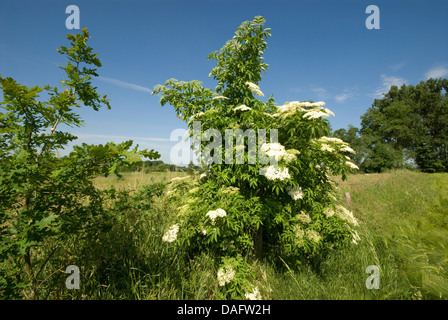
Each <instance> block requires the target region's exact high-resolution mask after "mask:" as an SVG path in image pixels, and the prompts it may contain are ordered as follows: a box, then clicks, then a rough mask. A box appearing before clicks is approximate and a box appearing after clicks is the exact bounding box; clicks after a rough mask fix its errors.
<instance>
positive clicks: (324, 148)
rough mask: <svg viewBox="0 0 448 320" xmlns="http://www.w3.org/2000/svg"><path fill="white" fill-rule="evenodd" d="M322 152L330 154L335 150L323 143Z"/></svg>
mask: <svg viewBox="0 0 448 320" xmlns="http://www.w3.org/2000/svg"><path fill="white" fill-rule="evenodd" d="M320 150H322V151H328V152H334V149H333V148H332V147H330V146H329V145H328V144H326V143H322V145H321V146H320Z"/></svg>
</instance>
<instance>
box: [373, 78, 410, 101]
mask: <svg viewBox="0 0 448 320" xmlns="http://www.w3.org/2000/svg"><path fill="white" fill-rule="evenodd" d="M407 82H408V80H406V79H404V78H400V77H396V76H386V75H384V74H382V75H381V86H379V87H378V88H377V89H376V90H375V92H374V93H373V94H372V97H373V98H376V99H381V98H382V97H383V94H385V93H387V92H389V90H390V88H391V87H392V86H397V87H401V86H402V85H403V84H406V83H407Z"/></svg>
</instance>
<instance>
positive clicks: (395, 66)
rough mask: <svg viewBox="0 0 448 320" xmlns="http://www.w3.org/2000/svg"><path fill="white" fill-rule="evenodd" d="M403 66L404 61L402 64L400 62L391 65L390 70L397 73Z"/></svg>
mask: <svg viewBox="0 0 448 320" xmlns="http://www.w3.org/2000/svg"><path fill="white" fill-rule="evenodd" d="M405 65H406V62H405V61H402V62H400V63H397V64H394V65H391V66H390V68H391V69H392V70H393V71H398V70H400V69H402V68H403V67H404V66H405Z"/></svg>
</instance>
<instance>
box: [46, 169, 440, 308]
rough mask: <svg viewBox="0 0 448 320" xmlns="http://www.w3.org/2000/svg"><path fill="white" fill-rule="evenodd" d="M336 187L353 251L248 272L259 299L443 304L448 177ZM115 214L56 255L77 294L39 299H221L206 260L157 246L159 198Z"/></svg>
mask: <svg viewBox="0 0 448 320" xmlns="http://www.w3.org/2000/svg"><path fill="white" fill-rule="evenodd" d="M184 175H185V174H184V173H172V172H167V173H152V174H142V173H132V174H127V175H125V176H124V179H122V180H118V179H117V178H97V179H96V180H95V185H96V186H98V187H100V188H106V187H107V186H109V185H114V186H115V187H116V188H117V189H122V190H128V191H133V190H137V189H138V188H139V187H140V186H142V185H146V184H153V183H156V182H166V181H169V180H170V179H172V178H174V177H176V176H184ZM337 182H338V183H339V187H338V189H337V190H338V192H339V195H340V200H339V201H340V202H341V203H343V204H344V205H345V206H346V207H348V208H349V209H350V210H352V211H353V212H354V215H355V217H357V218H358V220H359V221H360V230H359V235H360V237H361V241H360V242H359V243H358V244H357V245H351V246H348V247H346V248H343V249H341V250H337V251H332V252H331V253H330V254H329V255H328V256H327V257H325V258H323V259H322V261H320V263H319V265H318V267H316V265H314V264H313V265H312V264H302V265H301V266H300V267H299V269H295V270H293V269H292V268H290V266H288V265H287V264H286V262H283V261H277V264H274V263H273V262H272V261H266V260H263V261H257V262H254V265H255V270H256V282H257V283H256V285H257V286H258V287H259V289H260V292H261V294H262V297H263V299H400V300H401V299H404V300H410V299H447V298H448V250H447V249H448V248H447V246H448V174H424V173H418V172H413V171H393V172H389V173H383V174H369V175H367V174H366V175H362V174H359V175H350V176H349V177H348V180H347V181H344V182H342V181H340V180H338V181H337ZM347 192H348V193H349V194H350V198H351V200H347V199H346V197H345V195H346V193H347ZM122 205H123V206H126V205H127V206H129V207H130V208H131V209H129V210H128V212H129V214H127V215H125V216H123V217H121V218H120V219H121V220H120V223H118V224H117V225H115V226H114V227H113V228H112V230H110V231H109V232H107V233H104V234H101V235H99V236H98V238H97V239H92V241H91V242H90V243H87V244H81V243H80V242H77V240H76V239H73V240H71V241H72V243H71V244H69V245H68V246H67V248H66V249H65V252H64V251H62V252H60V253H59V256H60V257H61V258H60V259H61V260H62V259H65V260H64V263H65V264H64V265H67V264H66V259H67V258H66V257H67V256H71V255H72V253H73V252H76V256H73V258H72V261H71V262H72V263H73V264H76V265H79V266H81V271H82V274H81V281H80V282H81V288H80V290H66V289H65V288H64V286H63V285H62V284H63V282H62V281H60V279H59V280H58V281H59V283H60V284H61V283H62V284H61V285H60V287H61V288H60V289H58V290H54V289H52V291H51V293H48V298H55V299H220V298H221V296H220V295H219V293H218V290H217V288H218V283H217V279H216V274H217V270H215V269H214V267H213V265H214V264H213V263H211V261H212V258H211V257H210V256H208V255H207V254H205V253H201V254H198V255H197V256H195V257H194V258H193V259H191V257H187V256H186V254H185V253H184V252H182V250H181V249H180V248H176V247H173V246H171V245H170V244H167V243H164V242H162V241H161V237H162V235H163V230H165V229H166V227H167V226H168V225H169V222H170V217H171V216H172V215H173V214H174V212H175V208H176V206H177V205H178V204H173V203H172V202H171V201H170V200H169V198H168V197H164V196H161V197H156V198H155V199H154V202H153V203H152V204H151V206H152V207H151V208H152V209H151V210H141V209H139V208H140V207H139V206H138V204H126V203H125V204H122ZM132 208H133V209H132ZM74 248H76V250H75V249H74ZM59 263H60V261H59ZM51 264H53V266H49V267H48V270H52V269H53V270H56V269H58V268H60V267H59V266H58V258H54V259H53V260H52V262H51ZM279 265H280V266H281V267H279ZM369 265H375V266H377V267H378V268H379V270H380V283H379V289H367V287H366V280H367V278H368V277H369V274H367V273H366V268H367V266H369ZM61 273H62V272H61ZM50 276H51V275H49V277H50ZM64 277H65V274H63V273H62V274H61V279H64Z"/></svg>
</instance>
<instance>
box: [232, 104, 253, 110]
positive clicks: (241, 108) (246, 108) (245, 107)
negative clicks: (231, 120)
mask: <svg viewBox="0 0 448 320" xmlns="http://www.w3.org/2000/svg"><path fill="white" fill-rule="evenodd" d="M238 110H241V111H249V110H252V108H251V107H248V106H246V105H245V104H242V105H240V106H238V107H235V108H233V111H238Z"/></svg>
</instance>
